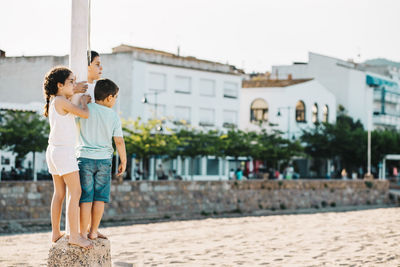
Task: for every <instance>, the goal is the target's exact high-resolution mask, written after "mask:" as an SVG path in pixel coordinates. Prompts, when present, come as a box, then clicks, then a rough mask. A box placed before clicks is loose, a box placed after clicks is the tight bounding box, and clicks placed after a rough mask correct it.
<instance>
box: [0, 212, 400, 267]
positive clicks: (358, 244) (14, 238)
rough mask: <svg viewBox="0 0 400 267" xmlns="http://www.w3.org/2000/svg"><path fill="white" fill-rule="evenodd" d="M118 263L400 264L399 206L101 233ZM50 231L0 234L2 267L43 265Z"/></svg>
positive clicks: (146, 226)
mask: <svg viewBox="0 0 400 267" xmlns="http://www.w3.org/2000/svg"><path fill="white" fill-rule="evenodd" d="M102 231H103V232H104V233H105V234H107V235H109V237H110V240H111V257H112V262H113V266H260V265H261V266H264V265H265V266H400V208H386V209H374V210H363V211H351V212H337V213H335V212H332V213H316V214H303V215H279V216H278V215H277V216H264V217H241V218H222V219H221V218H219V219H205V220H191V221H174V222H159V223H151V224H140V225H132V226H119V227H109V228H103V229H102ZM49 248H50V233H36V234H20V235H9V236H0V266H43V265H45V264H46V258H47V254H48V251H49Z"/></svg>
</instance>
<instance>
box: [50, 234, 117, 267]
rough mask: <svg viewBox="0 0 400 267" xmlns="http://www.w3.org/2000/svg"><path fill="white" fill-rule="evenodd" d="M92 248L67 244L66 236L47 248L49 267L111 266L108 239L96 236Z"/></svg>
mask: <svg viewBox="0 0 400 267" xmlns="http://www.w3.org/2000/svg"><path fill="white" fill-rule="evenodd" d="M93 246H94V248H93V249H89V250H86V249H83V248H80V247H77V246H71V245H69V244H68V240H67V238H66V237H63V238H61V239H60V240H58V241H57V243H55V244H53V245H52V247H51V248H50V250H49V258H48V260H47V266H49V267H56V266H57V267H64V266H65V267H67V266H68V267H78V266H85V267H103V266H104V267H111V253H110V241H109V240H105V239H100V238H98V239H97V240H94V241H93Z"/></svg>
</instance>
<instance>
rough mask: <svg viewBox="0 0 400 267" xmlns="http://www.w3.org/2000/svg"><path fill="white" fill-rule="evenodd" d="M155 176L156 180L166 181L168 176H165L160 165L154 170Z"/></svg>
mask: <svg viewBox="0 0 400 267" xmlns="http://www.w3.org/2000/svg"><path fill="white" fill-rule="evenodd" d="M156 175H157V179H158V180H167V179H168V176H167V175H165V172H164V169H163V167H162V165H161V164H159V165H158V168H157V170H156Z"/></svg>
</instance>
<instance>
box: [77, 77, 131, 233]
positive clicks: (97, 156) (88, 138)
mask: <svg viewBox="0 0 400 267" xmlns="http://www.w3.org/2000/svg"><path fill="white" fill-rule="evenodd" d="M118 91H119V88H118V86H117V85H116V84H115V83H114V82H112V81H111V80H109V79H100V80H98V81H97V83H96V86H95V89H94V97H95V103H90V104H88V108H89V113H90V116H89V118H88V119H78V129H79V138H78V147H77V158H78V165H79V174H80V179H81V187H82V195H81V199H80V232H81V234H82V236H84V237H88V238H90V239H96V238H98V237H99V238H106V237H105V236H104V235H102V234H100V233H99V232H98V228H99V225H100V221H101V218H102V216H103V212H104V203H108V202H109V201H110V187H111V165H112V155H113V153H114V149H113V146H112V139H114V142H115V146H116V148H117V150H118V154H119V156H120V158H121V161H120V164H119V166H118V175H122V174H123V173H124V172H125V169H126V151H125V142H124V139H123V134H122V127H121V121H120V119H119V117H118V114H117V113H116V112H115V111H114V110H112V107H113V106H114V105H115V102H116V99H117V97H118ZM90 218H92V219H91V220H92V222H91V226H90V230H89V233H87V229H88V226H89V223H90Z"/></svg>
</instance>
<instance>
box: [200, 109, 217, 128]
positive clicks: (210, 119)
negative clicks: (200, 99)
mask: <svg viewBox="0 0 400 267" xmlns="http://www.w3.org/2000/svg"><path fill="white" fill-rule="evenodd" d="M199 117H200V122H199V124H200V125H201V126H213V125H214V110H213V109H208V108H200V116H199Z"/></svg>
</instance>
